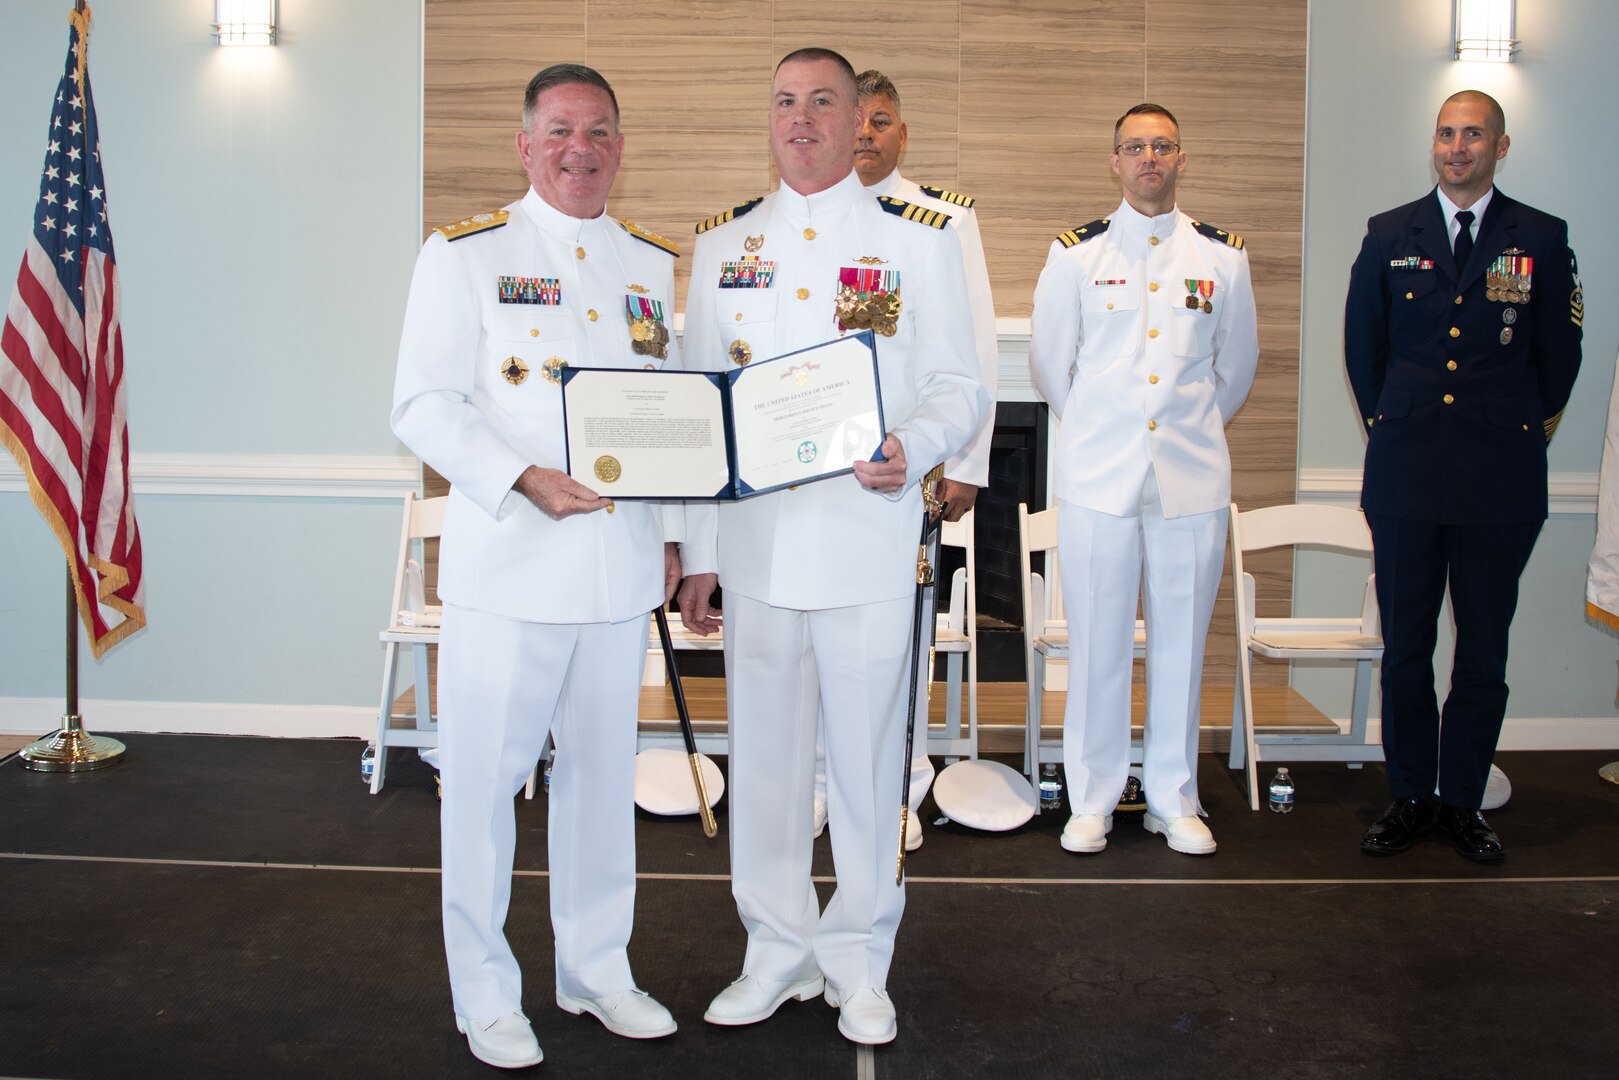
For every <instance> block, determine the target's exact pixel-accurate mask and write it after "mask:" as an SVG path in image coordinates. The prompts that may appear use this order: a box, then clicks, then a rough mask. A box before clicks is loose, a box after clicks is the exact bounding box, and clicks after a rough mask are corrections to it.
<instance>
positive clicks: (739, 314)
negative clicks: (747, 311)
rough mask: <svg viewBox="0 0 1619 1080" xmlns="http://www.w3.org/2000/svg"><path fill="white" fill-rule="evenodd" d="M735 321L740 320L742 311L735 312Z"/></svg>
mask: <svg viewBox="0 0 1619 1080" xmlns="http://www.w3.org/2000/svg"><path fill="white" fill-rule="evenodd" d="M736 321H737V322H741V321H742V313H741V312H740V311H739V312H737V313H736Z"/></svg>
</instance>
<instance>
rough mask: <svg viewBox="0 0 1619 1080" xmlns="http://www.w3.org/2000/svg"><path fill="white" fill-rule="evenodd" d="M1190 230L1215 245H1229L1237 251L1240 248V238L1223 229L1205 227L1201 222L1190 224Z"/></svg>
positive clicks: (1210, 226) (1211, 226)
mask: <svg viewBox="0 0 1619 1080" xmlns="http://www.w3.org/2000/svg"><path fill="white" fill-rule="evenodd" d="M1192 228H1194V229H1196V230H1197V231H1198V232H1200V233H1202V234H1203V235H1204V236H1206V237H1208V238H1209V239H1210V240H1213V241H1214V242H1215V243H1217V244H1230V245H1231V246H1232V247H1234V248H1238V249H1241V247H1242V237H1240V236H1238V235H1237V234H1236V233H1234V232H1226V231H1225V230H1224V229H1217V228H1215V227H1214V226H1213V225H1205V224H1203V223H1202V222H1201V221H1194V222H1192Z"/></svg>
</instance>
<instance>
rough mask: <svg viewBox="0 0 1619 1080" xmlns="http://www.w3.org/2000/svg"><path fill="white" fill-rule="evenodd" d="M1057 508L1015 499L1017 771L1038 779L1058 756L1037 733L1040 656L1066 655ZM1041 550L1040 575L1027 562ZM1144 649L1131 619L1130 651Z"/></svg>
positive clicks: (1056, 742)
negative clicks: (1019, 617) (1021, 680)
mask: <svg viewBox="0 0 1619 1080" xmlns="http://www.w3.org/2000/svg"><path fill="white" fill-rule="evenodd" d="M1056 552H1057V509H1056V507H1052V508H1051V509H1049V510H1041V511H1040V512H1039V513H1035V514H1031V513H1029V506H1028V504H1027V503H1019V504H1018V560H1019V573H1020V575H1021V581H1022V586H1023V654H1024V660H1025V669H1026V671H1027V673H1028V674H1027V678H1028V683H1027V684H1026V693H1027V697H1026V698H1025V701H1024V726H1025V731H1024V736H1023V771H1024V772H1025V773H1027V774H1028V777H1029V782H1030V783H1032V784H1039V782H1040V778H1039V773H1040V766H1041V765H1042V764H1043V763H1045V762H1048V761H1054V762H1058V763H1059V764H1060V763H1061V762H1062V740H1061V739H1042V738H1041V735H1040V732H1041V724H1042V722H1043V717H1042V715H1041V713H1042V711H1043V708H1044V702H1043V695H1044V693H1045V689H1046V661H1047V660H1062V661H1067V660H1068V618H1067V613H1066V612H1065V611H1064V610H1063V602H1062V577H1061V575H1060V574H1059V572H1058V567H1057V557H1056ZM1036 553H1045V554H1047V559H1046V575H1045V577H1042V576H1041V575H1040V574H1038V573H1036V572H1035V570H1034V568H1033V562H1032V556H1033V555H1035V554H1036ZM1146 654H1147V629H1146V624H1145V623H1143V622H1142V621H1141V620H1140V619H1137V620H1136V627H1135V637H1134V640H1133V650H1132V656H1133V657H1134V658H1135V659H1137V660H1139V659H1141V658H1143V657H1144V656H1146ZM1130 755H1131V761H1132V762H1133V763H1139V762H1140V760H1141V746H1140V743H1139V742H1133V743H1132V745H1131V749H1130Z"/></svg>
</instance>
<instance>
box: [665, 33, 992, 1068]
mask: <svg viewBox="0 0 1619 1080" xmlns="http://www.w3.org/2000/svg"><path fill="white" fill-rule="evenodd" d="M854 74H855V73H854V69H853V68H852V67H850V66H849V62H848V61H847V60H845V59H844V58H843V57H842V56H840V55H838V54H837V53H835V52H832V51H831V50H828V49H800V50H798V51H796V52H793V53H791V54H789V55H788V56H787V57H786V58H784V59H783V60H782V61H781V63H780V64H779V65H778V66H777V68H776V75H775V78H774V80H773V83H772V87H771V102H770V149H771V155H772V157H773V159H774V161H775V165H776V169H777V172H778V173H779V174H780V176H781V185H780V187H778V188H777V190H776V191H775V192H774V193H772V194H771V195H769V196H767V197H765V198H763V199H755V200H753V201H752V202H749V203H745V204H743V205H742V206H739V207H736V208H734V209H732V210H729V211H726V212H725V213H723V214H720V215H718V216H716V217H714V218H711V219H710V220H709V221H707V222H705V223H704V224H703V225H702V226H700V227H699V229H698V231H699V233H700V234H701V235H700V236H699V237H698V241H697V250H696V253H695V255H694V257H693V260H692V263H693V265H692V278H691V292H690V294H689V296H688V299H687V304H686V362H687V364H688V366H690V367H692V368H697V369H702V370H711V371H719V370H725V369H726V368H728V367H731V366H732V365H741V364H746V363H749V362H751V361H753V360H765V359H768V358H770V357H773V356H777V355H780V354H782V353H787V352H791V351H794V350H797V349H801V348H805V347H808V346H812V345H819V344H822V343H824V342H826V341H828V340H831V339H834V338H837V337H839V336H841V334H842V333H843V332H844V331H845V330H846V329H850V327H848V326H847V325H846V324H845V323H843V322H842V321H840V319H839V305H838V298H839V294H840V291H841V292H846V293H847V297H846V298H847V299H848V300H849V301H850V306H851V307H852V306H853V303H854V301H855V300H857V299H859V296H857V294H869V296H872V297H875V296H877V295H879V290H880V291H881V294H883V295H885V296H886V299H885V300H884V301H883V304H882V308H883V309H884V310H885V311H887V312H889V313H890V314H891V315H892V318H891V319H890V320H886V321H885V325H883V326H879V327H877V329H878V332H879V334H880V335H881V336H879V337H878V338H877V362H878V367H879V372H880V386H881V392H882V401H883V415H884V418H885V420H886V422H887V424H888V433H887V435H886V437H885V438H884V440H883V443H882V448H881V460H878V461H874V462H857V463H856V464H855V466H854V470H855V471H854V474H853V475H846V476H838V477H833V478H830V479H826V480H822V481H820V482H817V483H811V484H805V485H801V486H799V487H798V488H797V489H796V490H792V489H789V490H781V491H775V492H770V493H767V494H764V495H758V496H754V497H752V498H749V499H744V500H741V501H738V502H735V503H728V504H726V505H723V506H720V507H718V508H716V507H714V506H712V505H709V506H698V505H696V504H693V505H690V506H688V507H687V510H686V516H687V526H688V531H689V536H688V538H687V542H686V543H685V544H684V545H683V547H682V554H683V558H684V560H685V562H686V569H687V572H688V574H689V575H691V576H688V577H687V579H686V581H685V582H684V584H682V586H681V589H680V608H681V615H682V617H683V618H684V620H685V623H686V625H687V626H689V627H692V628H693V629H695V630H697V631H698V632H700V633H703V632H709V631H712V630H714V629H716V628H718V626H719V619H718V613H717V612H712V611H711V610H710V607H709V602H710V599H711V597H712V595H713V591H714V586H715V583H716V572H717V577H718V583H719V584H721V585H723V586H724V588H725V623H726V633H725V669H726V670H725V675H726V691H727V698H728V701H727V705H728V708H727V714H728V720H729V728H730V761H731V772H730V797H731V874H732V893H733V895H734V896H735V898H736V902H737V909H738V913H739V914H740V916H741V918H742V922H743V925H744V926H745V927H746V929H747V933H748V948H747V954H746V956H745V957H744V959H743V962H742V975H741V977H740V978H738V979H737V980H736V981H735V982H733V983H732V984H731V985H730V986H729V987H727V988H726V989H725V990H724V991H722V992H721V993H720V994H719V996H717V997H716V998H715V999H714V1001H713V1002H712V1004H710V1006H709V1009H708V1012H707V1013H706V1014H705V1017H704V1018H705V1019H706V1020H708V1021H709V1022H710V1023H715V1024H727V1025H736V1024H751V1023H756V1022H758V1021H761V1020H764V1019H766V1018H767V1017H769V1016H770V1015H771V1014H773V1013H774V1012H775V1011H776V1009H777V1008H779V1007H780V1006H781V1005H782V1004H783V1003H784V1002H786V1001H788V1000H791V999H797V1000H800V1001H803V1000H807V999H808V998H810V997H812V996H814V995H815V994H818V993H821V992H822V991H823V989H824V992H825V996H826V1000H827V1003H828V1004H830V1005H832V1006H833V1007H835V1008H839V1010H840V1011H839V1016H838V1030H839V1031H840V1032H842V1033H843V1035H844V1036H845V1037H846V1038H848V1039H850V1040H852V1041H854V1042H859V1043H883V1042H888V1041H890V1040H892V1039H893V1038H894V1036H895V1033H896V1031H897V1023H896V1019H895V1012H894V1006H893V1003H892V1002H891V1001H890V1000H889V998H888V994H887V990H886V985H887V980H888V968H889V963H890V961H891V960H892V958H893V950H894V936H895V933H896V932H897V930H898V928H899V921H900V915H901V912H902V911H903V910H904V906H905V893H904V888H903V887H902V886H900V885H897V884H896V883H895V881H894V870H895V864H894V859H895V841H896V840H897V832H896V830H897V827H898V824H899V822H898V820H897V818H898V815H899V803H900V780H901V775H900V774H901V766H902V764H903V761H902V759H903V756H904V755H903V745H904V737H905V704H906V693H905V690H906V685H907V679H908V678H914V673H913V672H911V670H910V664H909V661H910V646H911V639H912V633H913V630H912V627H911V606H912V596H913V593H914V589H915V581H916V577H915V572H916V542H917V533H918V531H919V530H920V528H921V524H922V514H923V510H922V497H921V492H920V490H919V483H920V481H921V479H922V477H923V475H924V474H925V473H926V472H928V470H930V469H931V468H932V467H933V466H934V465H936V464H938V463H939V462H942V461H945V460H946V459H948V458H950V457H951V456H953V455H955V454H957V453H958V452H960V450H961V448H962V446H963V445H965V443H966V442H967V440H968V439H969V438H970V437H971V435H972V434H973V433H974V432H975V431H977V430H978V426H979V423H980V422H981V420H982V418H983V414H984V410H985V409H986V408H987V407H988V400H987V395H986V394H985V393H984V390H983V388H982V387H981V386H979V383H978V362H977V359H976V358H975V357H974V355H973V353H972V325H971V321H970V316H969V314H968V306H967V292H966V288H965V286H964V285H963V277H962V269H961V246H960V243H959V242H958V241H957V239H956V235H955V231H954V230H952V229H950V228H948V227H947V224H946V222H945V221H944V219H943V216H942V215H937V214H934V213H932V212H930V211H926V210H924V209H923V208H920V207H914V206H911V205H910V204H908V203H906V202H904V201H903V200H893V199H890V200H880V199H878V198H877V197H876V196H874V195H872V194H871V193H870V192H868V191H866V190H865V188H864V187H862V186H861V183H860V177H859V175H858V174H856V173H855V171H854V151H855V142H856V138H857V136H858V133H859V128H860V110H859V105H858V101H857V97H856V92H855V78H854ZM739 271H745V272H739ZM739 281H746V282H748V283H749V286H750V287H745V288H739V287H736V286H737V283H738V282H739ZM868 306H869V301H862V302H861V303H860V307H861V308H862V309H865V308H866V307H868ZM716 511H717V512H716ZM818 714H822V715H824V728H825V738H826V752H827V771H828V792H827V795H828V803H829V812H830V821H831V827H832V856H833V860H834V863H835V865H836V869H837V879H838V880H837V891H836V892H835V893H834V894H833V896H832V898H831V900H830V901H829V902H828V904H827V907H826V910H825V912H822V911H821V910H820V905H819V902H818V900H817V897H816V894H815V886H814V884H813V882H812V881H811V879H810V856H811V850H812V844H813V841H812V839H811V829H810V815H811V812H812V790H813V774H814V771H815V737H816V728H817V716H818ZM823 976H824V978H823Z"/></svg>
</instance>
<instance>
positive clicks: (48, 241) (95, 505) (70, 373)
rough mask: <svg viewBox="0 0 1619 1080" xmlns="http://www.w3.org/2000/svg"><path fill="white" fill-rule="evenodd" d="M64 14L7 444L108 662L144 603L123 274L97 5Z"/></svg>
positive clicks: (2, 374) (2, 439) (5, 407)
mask: <svg viewBox="0 0 1619 1080" xmlns="http://www.w3.org/2000/svg"><path fill="white" fill-rule="evenodd" d="M68 19H69V22H70V23H71V25H72V31H71V33H70V35H69V39H68V54H67V63H66V65H65V67H64V69H63V72H62V81H61V82H60V83H58V84H57V87H56V100H55V101H54V102H53V103H52V104H51V126H50V132H49V135H48V136H47V146H46V149H45V169H44V174H43V176H42V177H41V179H40V183H39V203H38V205H37V206H36V207H35V210H34V221H33V233H32V235H31V236H30V237H29V239H28V246H27V248H26V249H25V250H24V251H23V257H22V266H21V268H20V269H19V270H18V271H17V287H16V289H15V290H13V292H12V294H11V304H10V306H9V307H7V309H6V322H5V327H4V329H3V330H0V443H3V444H4V445H5V447H6V448H7V449H8V450H10V451H11V453H12V456H13V457H15V458H16V459H17V463H18V464H19V465H20V466H22V470H23V472H24V473H25V474H26V475H27V477H28V491H29V494H30V495H32V496H33V499H34V505H35V506H37V507H38V508H39V512H40V513H41V514H43V515H44V516H45V522H46V524H48V525H49V526H50V528H51V531H52V532H54V533H55V534H56V538H57V540H59V541H60V542H61V544H62V550H63V552H64V554H66V556H67V559H68V565H69V569H70V570H71V573H72V577H73V588H74V592H75V593H76V594H77V600H78V607H79V615H80V617H81V619H82V620H83V621H84V627H85V631H86V632H87V633H88V634H89V636H90V648H91V650H92V651H93V652H94V653H95V655H96V656H98V657H99V656H101V655H102V654H103V653H104V652H106V651H107V650H108V649H110V648H112V647H113V646H114V645H116V644H118V642H120V641H122V640H123V639H124V638H126V637H128V636H129V635H130V634H132V633H134V632H135V631H137V630H139V629H140V628H141V627H142V626H144V625H146V606H145V605H146V599H145V587H144V583H143V581H142V578H141V537H140V530H139V529H138V528H137V527H136V525H135V502H134V498H133V497H132V495H131V494H130V490H129V432H128V429H127V428H126V426H125V422H126V416H127V401H128V397H127V392H126V391H125V388H124V342H123V333H122V331H121V330H120V328H119V316H120V304H119V300H118V274H117V270H116V268H115V266H114V264H113V252H112V233H111V232H110V231H109V229H108V227H107V192H106V186H105V181H104V180H103V177H102V173H101V144H100V140H99V138H98V136H97V127H96V111H95V105H94V104H93V103H92V101H91V98H90V73H89V70H88V67H87V65H86V62H85V59H86V54H87V51H88V44H89V30H90V13H89V11H88V9H86V10H84V11H80V12H75V13H72V14H70V15H69V16H68Z"/></svg>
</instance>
